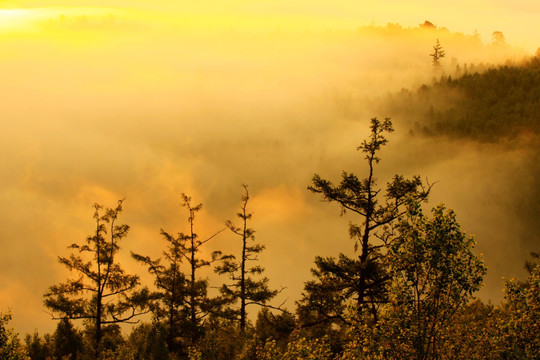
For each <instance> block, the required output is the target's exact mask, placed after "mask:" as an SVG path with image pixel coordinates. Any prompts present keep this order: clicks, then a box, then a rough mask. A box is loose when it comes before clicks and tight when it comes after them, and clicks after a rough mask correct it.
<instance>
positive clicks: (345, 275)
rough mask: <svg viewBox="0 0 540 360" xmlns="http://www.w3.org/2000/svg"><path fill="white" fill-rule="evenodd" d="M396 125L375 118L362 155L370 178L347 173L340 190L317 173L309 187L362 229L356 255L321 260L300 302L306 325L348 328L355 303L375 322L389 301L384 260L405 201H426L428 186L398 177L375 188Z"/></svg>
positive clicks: (353, 229) (352, 232) (354, 229)
mask: <svg viewBox="0 0 540 360" xmlns="http://www.w3.org/2000/svg"><path fill="white" fill-rule="evenodd" d="M392 131H393V128H392V122H391V121H390V119H388V118H386V119H385V120H384V121H379V120H378V119H377V118H373V119H371V135H370V137H369V139H367V140H364V141H363V143H362V144H361V145H360V146H359V147H358V150H360V151H362V152H363V153H364V154H365V160H366V161H367V163H368V175H367V177H366V178H364V179H359V178H358V177H357V176H356V175H355V174H353V173H348V172H343V174H342V180H341V182H340V184H339V185H333V184H332V182H330V181H329V180H325V179H323V178H321V177H320V176H319V175H317V174H315V175H314V177H313V184H312V185H311V186H309V187H308V189H309V190H311V191H312V192H314V193H317V194H321V195H322V197H323V199H324V200H326V201H328V202H336V203H338V204H339V205H340V207H341V213H342V214H344V213H345V212H347V211H349V212H351V213H353V214H355V215H357V216H359V219H360V224H354V223H352V222H351V223H350V224H349V236H350V237H351V239H352V240H353V241H354V248H355V251H356V252H357V253H358V256H357V257H355V258H350V257H348V256H346V255H344V254H340V255H339V260H338V261H336V260H335V259H333V258H323V257H317V258H316V260H315V265H316V269H314V270H312V272H313V275H314V276H315V279H314V280H312V281H309V282H307V283H306V285H305V288H304V293H303V298H302V299H301V300H300V301H299V302H298V313H299V315H300V320H301V322H302V323H303V324H304V325H311V326H313V325H317V324H344V323H346V319H345V317H344V310H345V308H346V306H347V304H349V303H351V302H353V303H354V304H355V305H354V307H355V309H356V311H357V313H358V314H362V313H365V312H366V311H368V312H369V313H370V314H371V319H372V320H373V321H377V310H378V307H379V306H380V304H381V303H384V302H386V300H387V299H386V291H387V285H388V281H389V280H390V277H389V275H388V274H387V271H386V268H385V264H384V261H385V260H384V257H385V254H386V250H387V248H388V246H389V245H390V242H391V240H392V238H391V235H392V230H393V226H394V225H395V222H396V220H397V219H399V218H400V217H401V216H402V215H403V214H404V213H405V209H404V205H405V202H406V200H407V199H409V198H413V199H416V200H418V201H424V200H426V199H427V197H428V194H429V191H430V188H431V187H430V186H427V187H425V186H424V185H423V184H422V181H421V180H420V178H419V177H418V176H415V177H413V178H412V179H405V178H404V177H402V176H399V175H396V176H395V177H394V178H393V180H392V181H391V182H389V183H388V184H387V186H386V192H385V193H384V195H383V193H381V191H382V189H380V188H378V187H377V184H376V178H375V165H376V164H378V163H379V161H380V158H379V157H378V152H379V151H380V149H381V148H382V147H383V146H385V145H386V144H387V142H388V140H387V139H386V138H385V136H384V134H385V133H389V132H392Z"/></svg>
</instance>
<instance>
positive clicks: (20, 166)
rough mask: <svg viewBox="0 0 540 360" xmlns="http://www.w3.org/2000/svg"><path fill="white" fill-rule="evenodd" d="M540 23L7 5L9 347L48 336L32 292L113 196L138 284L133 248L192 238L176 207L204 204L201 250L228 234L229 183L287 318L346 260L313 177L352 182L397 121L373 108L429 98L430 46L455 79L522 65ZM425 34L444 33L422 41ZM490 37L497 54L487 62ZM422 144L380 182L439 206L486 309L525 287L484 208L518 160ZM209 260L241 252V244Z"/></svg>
mask: <svg viewBox="0 0 540 360" xmlns="http://www.w3.org/2000/svg"><path fill="white" fill-rule="evenodd" d="M539 9H540V5H537V3H536V1H525V0H518V1H512V2H509V1H502V0H500V1H461V0H458V1H453V2H440V1H427V0H422V1H408V2H404V1H395V0H391V1H384V2H380V1H358V0H356V1H352V0H336V1H307V0H306V1H304V0H301V1H300V0H274V1H247V0H230V1H221V0H214V1H170V2H169V1H159V0H157V1H151V2H150V1H142V0H125V1H120V0H108V1H99V0H94V1H71V0H70V1H68V0H66V1H47V2H44V1H0V43H1V44H2V46H1V47H0V79H1V81H0V96H1V99H2V101H1V102H0V121H1V124H2V130H1V132H0V154H1V156H2V166H1V167H0V203H2V207H1V208H0V246H1V248H2V251H1V252H0V311H6V310H7V309H11V310H12V312H13V315H14V321H13V323H14V325H15V327H16V329H17V330H18V331H19V332H21V333H26V332H31V331H33V330H34V329H36V328H37V329H39V330H40V332H41V333H44V332H48V331H52V330H53V329H54V326H55V323H54V322H53V321H51V320H50V317H49V315H47V314H46V313H45V312H44V311H43V307H42V305H41V301H42V294H43V293H44V292H45V291H46V290H47V287H48V286H50V285H52V284H54V283H56V282H58V281H61V280H62V279H64V278H65V277H66V276H67V275H68V274H67V273H66V272H65V271H64V270H63V269H62V267H61V265H60V264H58V263H57V261H56V259H57V256H58V255H63V256H65V255H67V254H68V251H67V249H66V247H67V246H68V245H69V244H72V243H73V242H78V241H82V240H84V238H85V237H86V235H87V234H89V233H90V232H91V231H92V213H93V212H92V204H93V203H94V202H99V203H102V204H104V205H105V206H113V205H114V204H115V203H116V201H117V200H118V199H121V198H124V197H125V198H126V201H125V207H124V209H125V210H124V214H123V215H122V218H123V220H124V221H125V222H126V223H128V224H129V225H131V227H132V230H131V232H130V235H129V236H128V238H127V240H126V241H125V242H124V243H123V244H122V245H123V247H124V249H125V253H124V255H123V256H124V258H123V262H124V263H125V267H126V268H128V269H129V270H131V271H134V272H138V273H144V270H143V269H142V267H140V266H139V265H138V264H136V263H133V262H132V261H131V260H130V259H129V257H128V253H129V252H128V250H133V251H135V252H140V253H144V252H145V251H148V252H149V254H151V255H154V256H159V246H160V244H163V243H162V242H161V239H160V236H159V230H160V228H163V229H165V230H167V231H170V232H178V231H185V220H186V214H185V212H184V210H183V209H182V208H181V207H180V205H179V203H180V196H179V195H180V193H181V192H186V193H188V194H190V195H191V196H192V197H193V198H194V201H195V202H203V203H204V211H203V213H202V214H201V216H200V219H199V223H198V224H197V226H198V229H199V230H198V231H199V232H200V234H201V236H204V235H207V234H212V233H213V232H214V231H215V230H217V229H220V228H221V227H222V226H223V224H224V222H225V221H226V220H228V219H234V216H235V214H236V212H237V209H238V206H239V205H240V196H241V195H242V187H241V184H242V183H246V184H248V185H249V188H250V191H251V194H252V202H251V203H250V205H249V206H250V207H251V209H252V211H253V212H254V220H253V224H252V226H253V227H254V228H255V229H256V231H257V233H256V234H257V239H258V240H259V241H261V242H263V243H265V244H266V246H267V250H266V252H265V253H264V255H263V256H262V257H261V259H262V261H263V262H264V263H263V265H264V266H265V267H266V268H267V275H268V276H269V277H270V280H271V284H272V285H273V286H274V287H277V288H279V287H281V286H285V287H287V293H284V294H283V295H282V298H281V299H279V300H278V302H281V301H283V300H285V299H287V298H289V300H288V302H287V306H288V307H289V308H290V309H294V300H296V299H297V298H298V296H299V294H300V291H301V288H302V286H303V282H304V281H306V280H308V279H309V278H310V272H309V268H310V267H311V264H312V263H313V258H314V256H316V255H328V256H330V255H333V256H335V255H337V254H338V253H339V252H340V251H343V252H348V253H350V252H351V251H352V244H350V241H349V240H348V239H347V222H348V220H349V219H348V218H340V217H339V210H338V209H337V208H336V207H335V206H332V205H328V204H325V203H321V202H320V201H319V199H318V198H317V197H316V196H315V195H312V194H310V193H309V192H307V190H306V187H307V185H309V182H310V179H311V177H312V176H313V173H315V172H317V173H320V174H321V175H322V176H325V177H330V178H334V179H335V178H337V177H339V174H340V173H341V171H342V170H344V169H347V170H353V171H358V172H360V173H361V171H362V169H363V167H362V162H361V156H359V154H357V153H356V152H355V149H356V146H357V145H358V144H359V142H360V141H361V139H362V138H363V136H365V133H366V130H367V124H368V121H369V118H370V117H373V116H379V117H384V116H390V117H398V115H397V114H386V113H385V112H384V110H381V109H379V108H373V106H372V105H371V104H372V102H371V100H373V99H376V98H378V97H381V96H384V95H386V94H388V93H389V92H396V91H399V90H400V89H401V88H403V87H406V88H414V87H416V86H418V85H420V84H422V83H423V82H428V81H430V80H431V78H432V76H433V74H432V72H431V68H430V58H429V56H428V54H429V52H430V51H431V47H432V45H433V44H434V42H435V40H436V39H437V38H440V39H441V43H442V44H443V46H444V47H445V50H446V52H447V59H446V60H445V63H444V65H445V66H446V69H447V70H448V71H451V70H452V69H453V67H455V65H456V64H465V63H469V64H470V63H472V62H474V63H479V62H494V63H498V62H502V61H505V60H506V59H507V58H509V57H510V58H517V59H519V58H521V57H522V56H524V55H527V54H529V55H530V54H533V53H534V52H535V51H536V49H537V48H538V46H540V42H538V41H537V38H536V36H537V34H539V33H540V31H538V30H540V29H539V25H538V24H539V23H538V19H539V18H540V13H539ZM425 20H430V21H431V22H433V23H435V24H436V25H437V26H439V27H445V28H447V29H448V30H444V29H439V30H425V29H423V30H422V29H419V28H418V24H420V23H423V22H424V21H425ZM388 23H399V24H401V25H402V26H403V28H399V27H392V26H387V24H388ZM370 25H371V26H370ZM359 28H361V29H360V30H358V29H359ZM495 30H498V31H502V32H503V33H504V34H505V36H506V40H507V43H508V44H509V45H508V46H507V47H504V48H501V47H495V46H493V45H492V44H491V33H492V32H493V31H495ZM475 31H477V32H478V34H479V37H478V36H475V35H474V34H475ZM457 33H461V34H457ZM398 130H402V131H403V132H406V129H398ZM431 146H436V144H433V143H429V144H408V143H406V142H404V141H402V138H401V135H400V134H399V131H398V132H397V133H396V135H394V136H393V137H392V142H391V143H390V147H391V148H390V149H389V150H388V152H386V153H385V155H383V159H384V160H383V162H382V164H381V173H380V179H381V182H383V181H384V180H385V179H387V178H388V177H389V176H391V175H393V174H394V173H396V172H402V173H405V174H406V175H411V174H417V173H419V174H422V175H424V176H429V178H430V179H433V180H439V181H440V184H439V185H437V189H436V191H435V194H434V197H433V198H434V201H433V203H432V204H433V205H435V204H436V203H437V202H439V201H444V202H446V203H448V204H449V206H451V207H453V208H455V209H456V211H457V213H458V215H460V219H461V220H463V223H464V229H465V230H467V231H469V232H474V233H476V234H477V235H478V237H477V238H478V241H479V248H480V250H481V251H483V252H485V253H486V256H490V257H489V258H488V259H486V261H487V263H488V266H489V265H490V264H493V268H494V269H495V270H494V271H493V274H494V275H492V277H491V278H490V279H491V280H490V281H491V284H493V285H491V286H490V287H489V289H487V290H486V291H485V293H484V294H485V296H486V297H491V298H494V299H500V296H501V293H500V277H501V276H503V275H504V276H512V275H514V274H515V273H519V271H521V264H522V260H523V259H524V258H525V256H526V254H527V251H528V250H527V249H516V248H506V245H505V244H506V242H505V241H506V239H507V238H508V237H510V236H511V234H513V233H514V232H515V231H516V226H518V225H516V222H512V221H511V220H512V219H513V217H512V216H514V215H511V216H509V215H508V214H507V213H506V211H505V210H504V209H503V208H498V207H497V206H495V207H494V206H492V204H491V203H490V199H491V198H492V196H493V194H500V193H501V191H502V190H501V189H505V187H506V186H507V185H508V183H507V182H508V179H507V178H505V177H504V174H505V173H504V172H501V171H500V167H501V164H504V166H505V168H507V169H508V172H512V173H516V174H520V171H522V170H520V169H521V168H520V166H521V165H522V162H521V154H515V153H513V154H508V153H505V152H497V151H493V149H485V148H481V147H480V148H475V147H472V148H469V147H467V146H462V144H449V145H448V149H447V150H445V152H442V153H438V152H433V154H429V156H428V155H426V154H425V148H426V147H431ZM404 149H406V150H404ZM384 156H386V158H385V157H384ZM419 158H422V159H423V161H416V160H415V161H412V162H411V161H410V159H419ZM478 164H480V165H478ZM456 173H463V174H465V175H461V176H459V177H456V176H455V174H456ZM486 173H489V174H492V177H491V178H490V180H491V181H489V182H488V181H487V180H486V177H485V174H486ZM463 189H470V190H471V191H470V192H469V193H468V194H469V196H464V193H466V192H464V191H463ZM479 214H481V215H479ZM493 223H497V224H500V228H498V229H493V227H492V226H490V224H493ZM517 230H519V229H517ZM487 238H489V239H490V241H491V243H489V244H488V243H487V242H486V241H487V240H485V239H487ZM212 246H213V247H215V248H221V249H224V250H227V251H235V243H234V237H233V236H230V234H223V235H222V236H221V235H220V236H219V237H218V238H216V239H215V241H214V242H213V245H212ZM210 250H213V249H208V251H210ZM530 250H537V249H530ZM490 251H491V252H490ZM503 253H504V257H503V256H501V254H503ZM508 256H510V257H513V258H515V259H517V260H516V261H517V262H516V264H515V266H514V265H511V264H505V262H504V260H505V258H506V257H508ZM291 269H294V270H295V271H291ZM208 276H210V277H211V279H212V281H219V279H217V278H215V277H213V275H212V274H211V273H209V274H208ZM146 280H148V279H146ZM149 282H150V281H149Z"/></svg>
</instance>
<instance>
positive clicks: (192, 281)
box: [132, 193, 225, 352]
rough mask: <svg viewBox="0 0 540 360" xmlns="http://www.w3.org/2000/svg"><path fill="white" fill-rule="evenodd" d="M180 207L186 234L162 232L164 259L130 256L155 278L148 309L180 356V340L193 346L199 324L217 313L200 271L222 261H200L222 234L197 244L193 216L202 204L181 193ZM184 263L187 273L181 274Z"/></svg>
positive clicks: (216, 257) (199, 332)
mask: <svg viewBox="0 0 540 360" xmlns="http://www.w3.org/2000/svg"><path fill="white" fill-rule="evenodd" d="M182 206H184V207H185V208H187V210H188V213H189V216H188V225H189V230H188V231H187V232H186V233H182V232H181V233H178V235H177V236H174V235H171V234H169V233H168V232H166V231H164V230H161V234H162V235H163V237H164V238H165V240H166V241H167V243H168V248H167V250H166V251H164V252H163V256H164V258H165V260H164V263H165V264H162V259H155V260H153V259H151V258H150V257H148V256H143V255H139V254H135V253H132V256H133V257H134V258H135V259H136V260H138V261H141V262H143V263H145V264H146V265H147V266H148V271H149V272H150V273H151V274H152V275H154V277H155V285H156V286H157V291H156V292H154V293H153V294H152V295H151V297H150V298H151V301H150V303H151V309H152V312H153V314H154V317H155V318H156V321H164V322H165V324H166V326H167V332H168V336H167V345H168V348H169V351H171V352H181V351H183V350H182V347H183V346H182V341H181V337H183V338H186V339H187V340H188V341H187V342H188V344H185V345H193V344H195V343H196V341H197V340H198V339H199V337H200V336H201V335H202V326H201V321H202V319H204V318H205V317H206V316H208V314H210V313H212V312H217V308H218V307H220V306H221V303H222V302H221V300H218V299H210V298H209V297H208V281H207V280H203V279H200V278H199V276H198V271H199V269H201V268H203V267H206V266H209V265H210V264H212V263H213V262H214V261H217V260H219V259H221V252H219V251H215V252H213V253H212V255H211V259H210V260H206V259H203V258H202V257H200V255H199V253H200V252H201V250H202V246H203V245H204V244H206V243H207V242H208V241H210V240H211V239H212V238H214V237H215V236H216V235H217V234H219V233H220V232H222V231H224V230H225V228H224V229H222V230H219V231H218V232H216V233H214V234H213V235H212V236H210V237H208V238H207V239H205V240H200V239H199V235H198V234H197V233H196V232H195V216H196V214H197V213H198V212H199V211H200V210H201V209H202V204H197V205H195V206H193V205H192V204H191V197H189V196H187V195H186V194H184V193H182ZM183 263H185V264H186V266H187V268H188V269H187V271H182V269H181V265H182V264H183Z"/></svg>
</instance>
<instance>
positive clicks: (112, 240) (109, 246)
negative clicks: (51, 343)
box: [44, 200, 148, 359]
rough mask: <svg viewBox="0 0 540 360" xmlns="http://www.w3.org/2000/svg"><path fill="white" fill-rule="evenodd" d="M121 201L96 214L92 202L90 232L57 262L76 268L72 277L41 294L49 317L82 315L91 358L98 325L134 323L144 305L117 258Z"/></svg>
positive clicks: (97, 346)
mask: <svg viewBox="0 0 540 360" xmlns="http://www.w3.org/2000/svg"><path fill="white" fill-rule="evenodd" d="M122 203H123V200H120V201H118V205H117V206H116V208H108V209H106V210H105V213H104V214H101V209H102V206H101V205H98V204H95V205H94V209H95V211H94V220H95V222H96V228H95V232H94V233H93V234H92V235H90V236H88V237H87V239H86V241H85V243H84V244H82V245H79V244H72V245H71V246H70V247H69V248H71V249H73V250H74V251H76V253H75V254H71V255H70V256H69V257H59V258H58V261H59V262H60V263H61V264H63V265H65V266H66V267H67V268H68V269H69V270H70V271H73V272H75V273H77V275H78V276H77V277H76V278H74V279H68V280H67V281H66V282H63V283H60V284H57V285H53V286H51V287H50V288H49V291H48V292H47V293H45V295H44V297H45V300H44V304H45V307H47V308H48V309H49V310H51V311H52V316H53V319H55V320H62V319H83V320H86V321H88V324H89V326H90V327H91V328H92V329H93V346H94V355H95V358H96V359H97V358H99V356H100V352H101V341H102V336H103V329H104V327H105V326H107V325H111V324H118V323H133V322H134V321H133V319H134V318H135V317H136V316H138V315H141V314H144V313H146V312H148V310H146V306H145V304H146V301H147V295H148V291H147V290H146V289H142V290H139V276H138V275H130V274H126V273H125V271H124V270H123V269H122V267H121V266H120V264H119V263H118V262H117V260H116V255H117V253H118V251H119V250H120V246H119V242H120V240H122V239H123V238H124V237H126V236H127V233H128V231H129V226H128V225H126V224H122V225H117V224H116V221H117V219H118V215H119V214H120V212H121V211H122ZM85 255H86V256H85Z"/></svg>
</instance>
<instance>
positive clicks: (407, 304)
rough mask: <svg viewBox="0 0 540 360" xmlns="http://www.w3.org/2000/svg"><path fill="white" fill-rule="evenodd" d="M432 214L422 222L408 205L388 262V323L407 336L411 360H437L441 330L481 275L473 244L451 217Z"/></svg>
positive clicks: (447, 212)
mask: <svg viewBox="0 0 540 360" xmlns="http://www.w3.org/2000/svg"><path fill="white" fill-rule="evenodd" d="M432 213H433V218H431V219H427V218H426V217H425V216H424V215H423V213H422V210H421V208H420V204H419V203H418V202H414V201H411V203H409V205H408V207H407V213H406V214H405V216H404V218H403V220H402V221H401V222H400V224H399V225H398V227H397V231H398V237H397V239H396V241H394V242H393V243H392V245H391V246H390V249H389V250H390V251H389V256H388V263H389V266H390V273H391V276H392V287H391V290H390V293H391V297H390V304H391V310H390V312H391V314H392V315H391V317H392V318H394V319H395V321H396V322H397V323H396V326H398V327H399V328H400V329H405V330H406V331H404V333H403V334H401V341H402V342H406V343H408V345H409V346H410V348H411V350H412V354H411V355H410V358H414V359H437V358H439V357H440V355H439V353H440V352H441V349H440V347H441V346H442V343H441V334H442V333H443V332H444V329H445V326H446V325H447V324H448V322H449V320H450V319H451V318H452V317H453V316H454V314H455V313H456V311H457V310H458V309H459V308H460V307H462V306H464V305H465V304H466V303H467V302H468V301H469V299H470V298H471V297H472V294H473V293H474V292H476V291H478V290H479V289H480V287H481V285H482V279H483V276H484V275H485V273H486V268H485V266H484V265H483V263H482V261H481V260H479V259H478V258H477V257H476V256H475V255H474V254H473V252H472V249H473V248H474V240H473V238H472V237H469V238H467V237H466V236H465V234H464V233H463V232H462V231H461V230H460V226H459V224H458V222H457V221H456V215H455V213H454V212H453V211H452V210H448V209H445V207H444V206H442V205H439V206H437V207H435V208H434V209H433V210H432ZM402 354H403V355H405V353H403V352H402Z"/></svg>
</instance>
